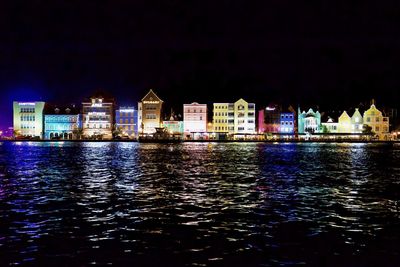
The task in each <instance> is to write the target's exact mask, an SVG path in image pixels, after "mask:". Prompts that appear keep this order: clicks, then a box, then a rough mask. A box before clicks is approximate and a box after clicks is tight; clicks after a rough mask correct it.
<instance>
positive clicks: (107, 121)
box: [82, 96, 114, 139]
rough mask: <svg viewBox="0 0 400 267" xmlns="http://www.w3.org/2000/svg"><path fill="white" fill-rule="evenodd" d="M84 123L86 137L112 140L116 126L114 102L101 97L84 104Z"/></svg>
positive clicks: (93, 98)
mask: <svg viewBox="0 0 400 267" xmlns="http://www.w3.org/2000/svg"><path fill="white" fill-rule="evenodd" d="M82 123H83V126H82V128H83V135H84V136H86V137H91V138H104V139H111V138H112V137H113V134H112V131H113V125H114V101H113V100H111V99H104V98H103V97H101V96H99V97H92V98H90V101H87V102H83V103H82Z"/></svg>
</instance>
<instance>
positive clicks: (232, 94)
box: [0, 0, 400, 127]
mask: <svg viewBox="0 0 400 267" xmlns="http://www.w3.org/2000/svg"><path fill="white" fill-rule="evenodd" d="M300 2H302V3H300ZM306 2H307V3H306ZM332 2H337V1H332ZM340 2H341V1H340ZM344 2H350V1H344ZM372 2H374V3H372ZM381 2H382V1H359V4H358V5H352V4H350V3H347V4H346V5H345V4H341V3H334V4H327V3H317V4H311V1H304V3H303V1H259V2H257V1H241V2H239V1H209V2H208V1H175V0H172V1H167V0H164V1H126V2H119V3H118V4H117V1H89V0H85V1H76V2H75V3H74V1H7V3H4V1H2V2H1V3H0V90H1V97H0V126H2V127H4V126H11V124H12V101H13V100H24V101H28V100H29V101H33V100H44V101H50V102H59V103H62V102H75V103H80V102H81V100H82V98H85V97H88V96H90V94H92V93H93V92H95V91H97V90H98V89H103V90H105V91H107V92H109V93H110V94H113V95H114V96H115V98H116V100H117V103H118V104H121V105H126V104H130V103H133V104H135V105H137V101H138V100H139V99H140V98H141V97H143V96H144V94H145V93H146V92H147V91H148V89H149V88H154V89H155V91H156V93H158V95H159V96H160V97H161V98H162V99H163V100H164V101H165V102H166V103H167V104H169V105H172V106H177V107H178V108H181V105H182V104H183V103H191V102H193V101H197V102H201V103H210V104H211V103H212V102H223V101H229V102H233V101H236V100H237V99H238V98H240V97H243V98H244V99H246V100H248V101H252V102H256V104H257V105H258V106H259V107H260V106H262V105H266V104H268V103H270V102H278V103H283V104H285V105H286V104H292V105H294V106H297V105H298V104H301V105H302V107H304V108H306V107H307V105H319V106H320V108H321V110H323V109H328V108H329V109H331V108H337V109H343V108H348V107H351V106H354V105H357V104H358V103H360V102H365V101H369V100H370V99H371V98H373V97H374V98H375V99H376V100H377V104H378V108H379V106H382V105H385V106H391V107H399V106H400V105H399V103H400V93H399V91H400V90H399V88H400V73H399V72H400V68H399V63H400V28H399V27H398V23H399V22H400V21H399V20H400V13H399V11H400V6H399V3H400V2H398V1H397V4H388V3H385V4H383V3H381ZM76 3H79V5H77V4H76ZM178 112H179V110H178Z"/></svg>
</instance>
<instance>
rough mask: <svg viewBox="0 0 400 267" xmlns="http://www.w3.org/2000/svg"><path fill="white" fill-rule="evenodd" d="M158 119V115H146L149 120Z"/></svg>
mask: <svg viewBox="0 0 400 267" xmlns="http://www.w3.org/2000/svg"><path fill="white" fill-rule="evenodd" d="M156 118H157V116H156V114H146V119H148V120H155V119H156Z"/></svg>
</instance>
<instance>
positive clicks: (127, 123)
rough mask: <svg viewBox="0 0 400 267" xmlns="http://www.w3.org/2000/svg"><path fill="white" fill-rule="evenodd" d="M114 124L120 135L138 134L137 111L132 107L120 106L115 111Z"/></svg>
mask: <svg viewBox="0 0 400 267" xmlns="http://www.w3.org/2000/svg"><path fill="white" fill-rule="evenodd" d="M115 126H116V128H117V129H118V130H119V131H120V134H121V135H122V136H127V137H130V138H135V137H137V135H138V111H137V110H136V109H135V108H134V107H120V108H119V109H117V110H116V111H115Z"/></svg>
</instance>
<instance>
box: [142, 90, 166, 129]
mask: <svg viewBox="0 0 400 267" xmlns="http://www.w3.org/2000/svg"><path fill="white" fill-rule="evenodd" d="M162 104H163V101H162V100H161V99H160V98H159V97H158V96H157V95H156V94H155V93H154V92H153V90H152V89H150V91H149V92H148V93H147V94H146V95H145V96H144V97H143V98H142V101H141V102H139V103H138V110H139V112H138V127H139V133H143V134H151V133H155V132H156V128H160V127H161V109H162Z"/></svg>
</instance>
